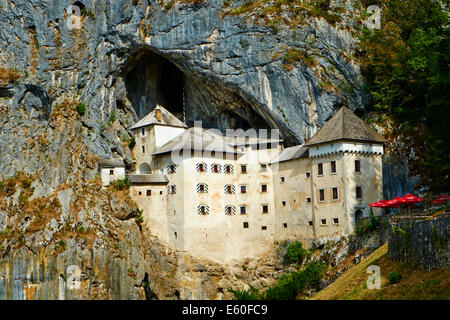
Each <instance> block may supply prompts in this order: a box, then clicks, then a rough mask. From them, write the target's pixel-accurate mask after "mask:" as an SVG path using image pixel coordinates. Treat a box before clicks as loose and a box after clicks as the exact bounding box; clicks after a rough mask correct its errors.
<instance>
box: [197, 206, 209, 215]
mask: <svg viewBox="0 0 450 320" xmlns="http://www.w3.org/2000/svg"><path fill="white" fill-rule="evenodd" d="M202 207H204V208H205V213H204V214H209V206H207V205H199V206H198V207H197V212H198V214H203V213H202Z"/></svg>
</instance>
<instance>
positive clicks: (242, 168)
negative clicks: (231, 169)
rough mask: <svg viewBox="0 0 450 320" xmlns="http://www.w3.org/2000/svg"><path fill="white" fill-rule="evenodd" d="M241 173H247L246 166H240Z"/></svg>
mask: <svg viewBox="0 0 450 320" xmlns="http://www.w3.org/2000/svg"><path fill="white" fill-rule="evenodd" d="M241 173H247V166H246V165H242V166H241Z"/></svg>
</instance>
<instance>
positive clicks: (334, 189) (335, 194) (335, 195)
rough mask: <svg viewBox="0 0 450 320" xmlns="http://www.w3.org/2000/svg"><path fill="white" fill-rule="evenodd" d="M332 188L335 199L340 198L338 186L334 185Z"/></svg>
mask: <svg viewBox="0 0 450 320" xmlns="http://www.w3.org/2000/svg"><path fill="white" fill-rule="evenodd" d="M331 190H332V193H333V200H337V199H338V198H339V194H338V188H337V187H333V188H332V189H331Z"/></svg>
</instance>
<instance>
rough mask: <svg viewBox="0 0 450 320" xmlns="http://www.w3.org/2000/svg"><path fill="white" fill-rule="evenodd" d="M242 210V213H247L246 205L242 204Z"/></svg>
mask: <svg viewBox="0 0 450 320" xmlns="http://www.w3.org/2000/svg"><path fill="white" fill-rule="evenodd" d="M240 212H241V214H247V207H246V206H241V208H240Z"/></svg>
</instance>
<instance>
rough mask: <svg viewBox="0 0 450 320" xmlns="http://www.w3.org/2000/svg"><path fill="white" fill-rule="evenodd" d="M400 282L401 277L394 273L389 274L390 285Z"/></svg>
mask: <svg viewBox="0 0 450 320" xmlns="http://www.w3.org/2000/svg"><path fill="white" fill-rule="evenodd" d="M400 280H402V275H401V274H400V273H398V272H396V271H394V272H391V273H389V282H390V283H391V284H395V283H399V282H400Z"/></svg>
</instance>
